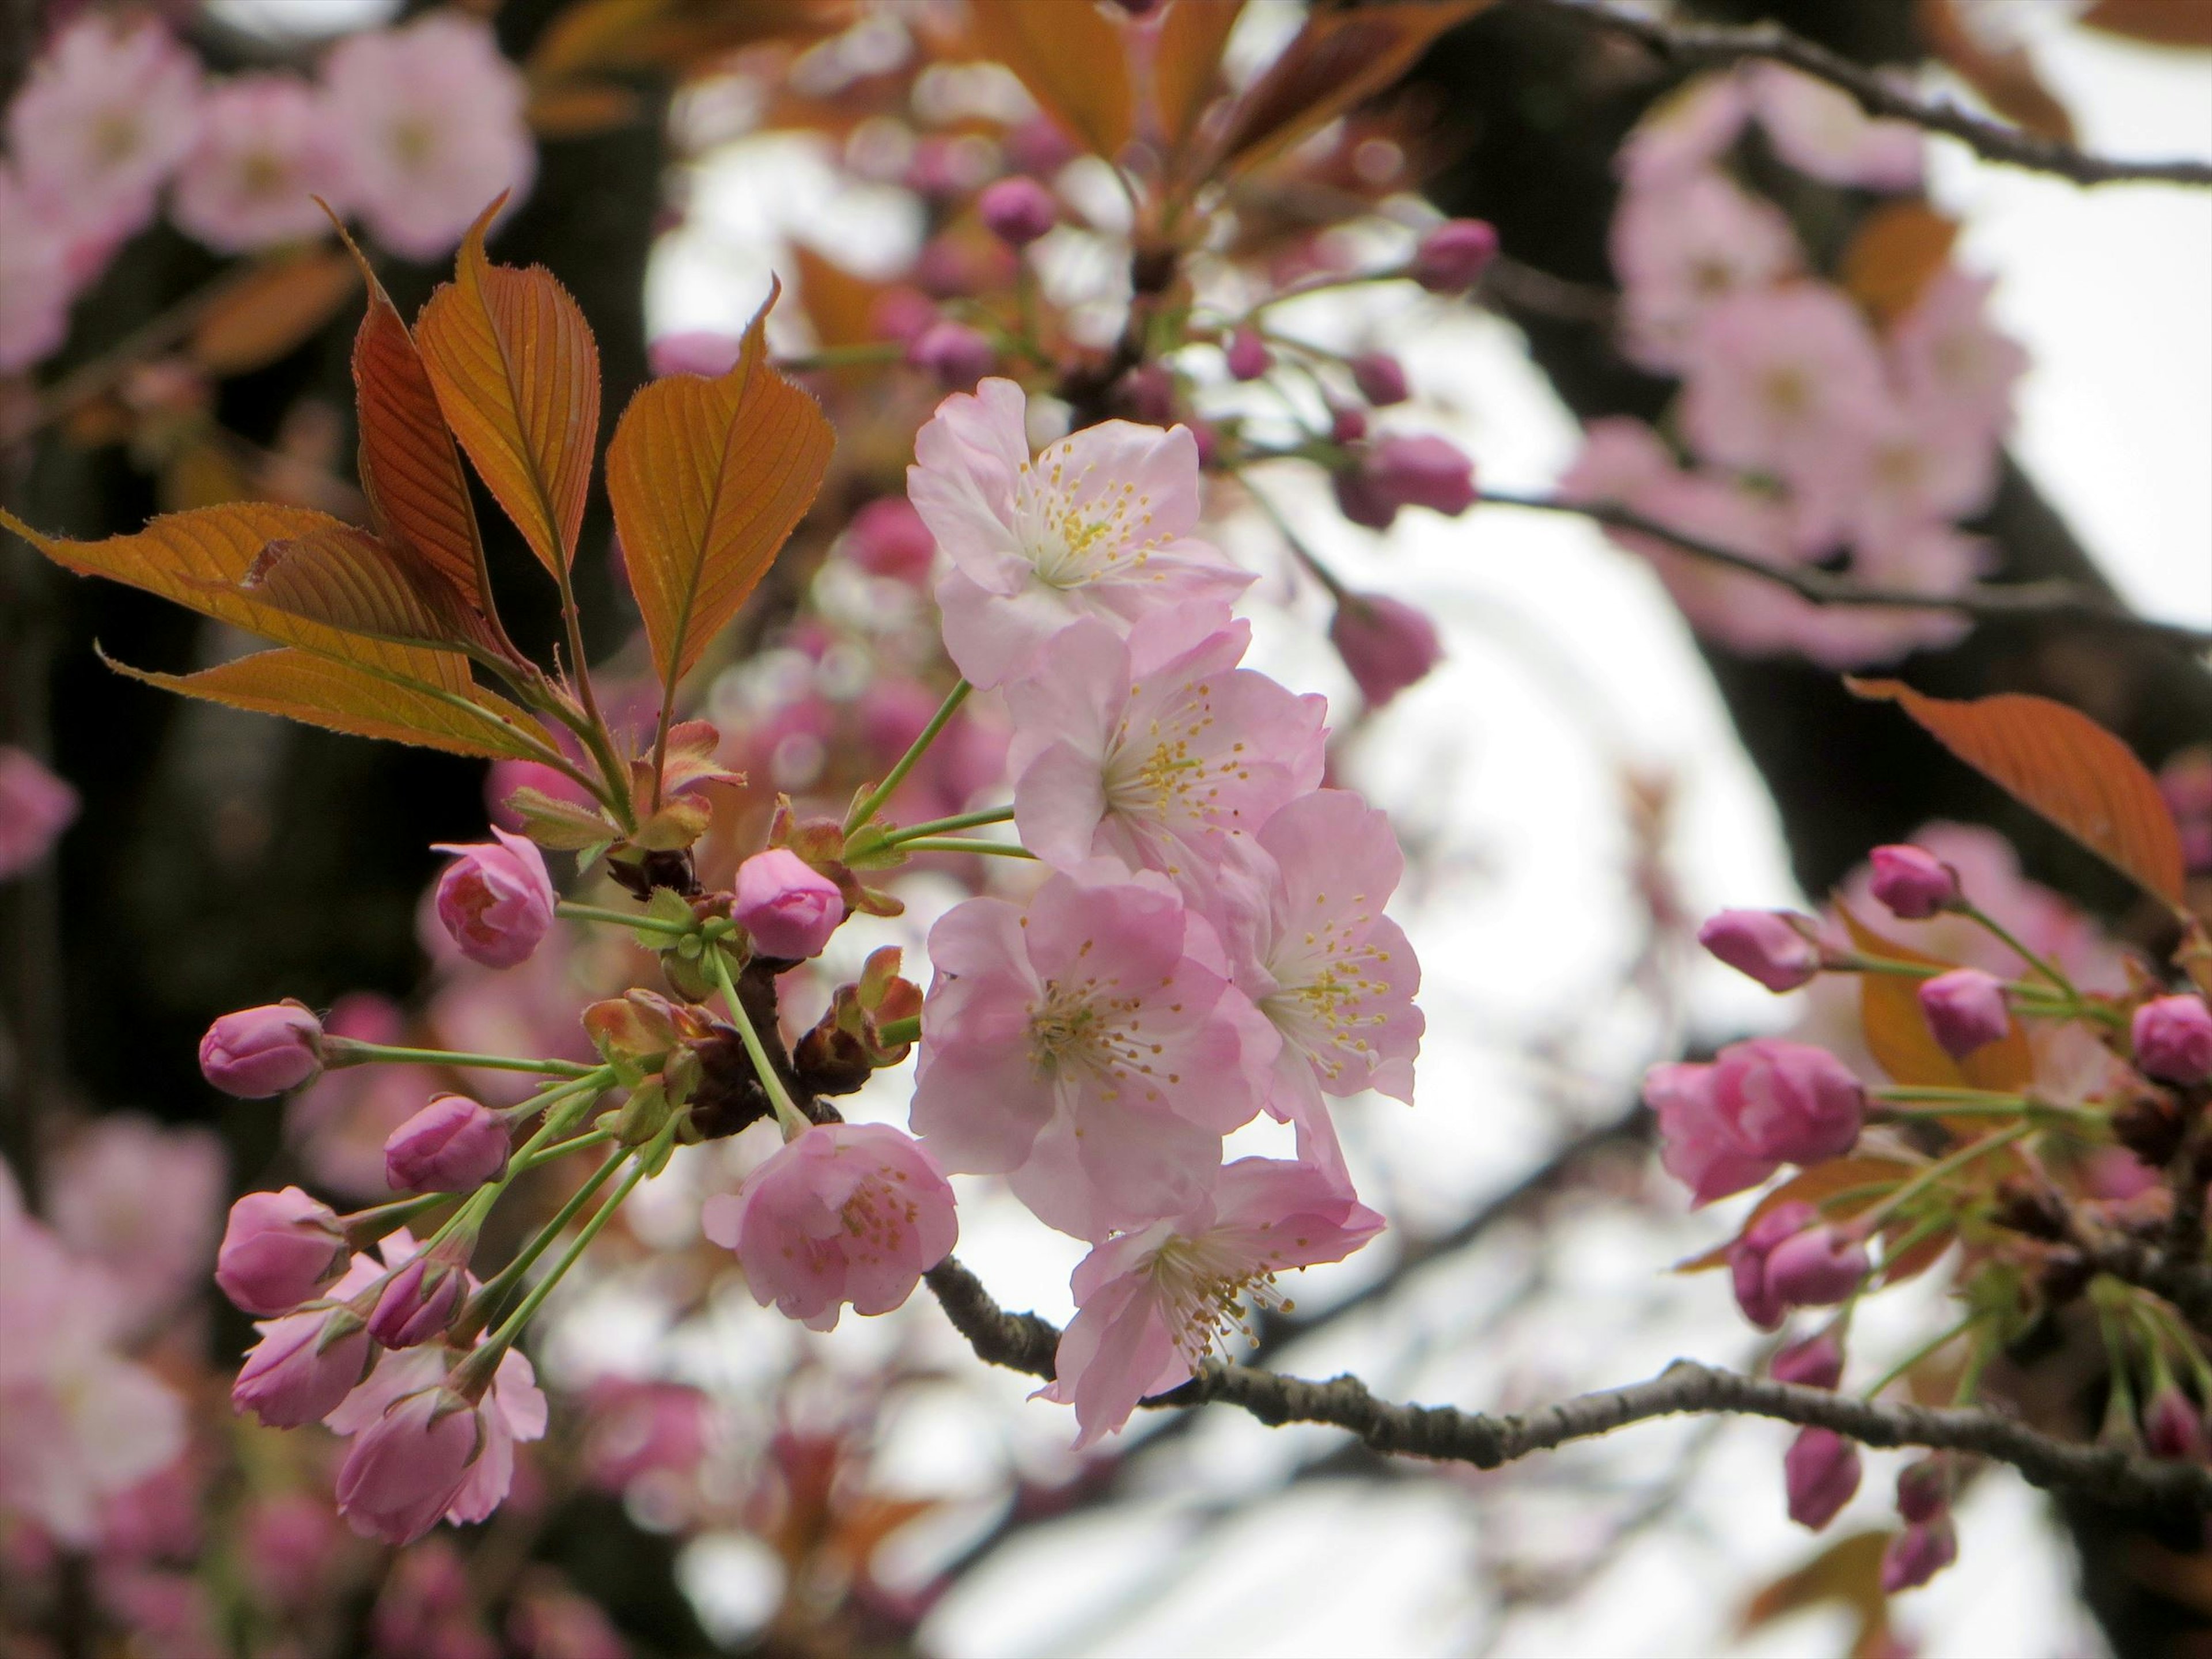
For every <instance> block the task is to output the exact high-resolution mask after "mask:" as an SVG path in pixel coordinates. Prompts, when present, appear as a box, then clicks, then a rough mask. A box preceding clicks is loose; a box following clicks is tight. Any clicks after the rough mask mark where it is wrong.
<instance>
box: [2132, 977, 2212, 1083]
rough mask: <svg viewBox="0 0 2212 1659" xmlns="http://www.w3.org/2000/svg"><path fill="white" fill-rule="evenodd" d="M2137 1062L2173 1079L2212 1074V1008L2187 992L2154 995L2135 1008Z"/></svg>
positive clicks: (2197, 1079) (2191, 1079) (2196, 1078)
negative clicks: (2175, 994) (2166, 995)
mask: <svg viewBox="0 0 2212 1659" xmlns="http://www.w3.org/2000/svg"><path fill="white" fill-rule="evenodd" d="M2129 1038H2130V1042H2132V1043H2133V1044H2134V1047H2135V1054H2136V1065H2138V1066H2142V1069H2143V1070H2144V1071H2146V1072H2148V1073H2150V1075H2151V1076H2153V1077H2155V1078H2162V1079H2165V1080H2166V1081H2167V1082H2169V1083H2202V1082H2203V1081H2205V1079H2208V1078H2212V1008H2208V1007H2207V1006H2205V1004H2204V999H2203V997H2200V996H2193V995H2191V994H2188V993H2183V994H2179V995H2177V996H2170V997H2154V998H2152V999H2151V1000H2149V1001H2148V1002H2146V1003H2144V1004H2143V1005H2142V1007H2140V1008H2138V1009H2136V1012H2135V1018H2134V1019H2133V1021H2132V1022H2131V1023H2130V1027H2129Z"/></svg>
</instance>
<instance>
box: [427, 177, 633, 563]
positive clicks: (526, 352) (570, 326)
mask: <svg viewBox="0 0 2212 1659" xmlns="http://www.w3.org/2000/svg"><path fill="white" fill-rule="evenodd" d="M505 200H506V197H504V196H502V197H501V198H500V201H498V202H495V203H493V204H492V205H491V206H490V207H489V208H488V209H486V210H485V211H484V216H483V218H481V219H479V220H477V222H476V225H475V227H474V228H472V229H471V231H470V232H469V234H468V240H465V242H463V243H462V244H461V252H460V258H459V260H458V261H457V262H456V263H455V265H454V270H453V281H452V282H450V283H442V284H441V285H440V287H439V289H438V290H437V292H435V294H433V295H431V296H430V301H429V303H428V305H426V306H424V307H422V316H421V317H419V318H417V319H416V324H415V338H416V344H417V345H419V346H420V347H421V348H422V360H423V362H424V363H425V365H426V366H427V367H428V369H429V372H430V384H431V386H433V387H434V388H435V390H436V392H437V397H438V406H439V408H440V409H441V410H443V411H444V413H445V416H446V423H447V425H448V426H450V427H452V428H453V435H454V436H455V437H457V438H459V440H460V441H461V447H462V448H463V449H465V450H466V451H468V453H469V459H471V461H474V462H475V463H476V467H477V472H478V473H479V474H480V475H482V477H483V481H484V483H486V484H487V485H488V486H489V488H490V489H491V493H492V494H493V495H494V496H495V497H497V499H498V501H499V504H500V506H501V507H504V508H505V509H506V511H507V517H509V518H510V519H513V520H514V522H515V526H516V527H517V528H519V529H520V531H521V532H522V534H523V538H524V539H525V540H526V541H527V542H528V543H529V544H530V550H531V551H532V552H533V553H535V554H536V555H537V556H538V561H539V562H541V563H542V564H544V567H545V568H547V569H548V570H550V571H551V572H553V573H554V574H555V575H556V576H561V575H563V574H565V573H566V571H567V570H568V564H569V562H570V561H571V560H572V559H574V557H575V554H576V532H577V530H578V528H579V527H580V526H581V524H582V523H583V518H584V491H585V489H586V486H587V485H588V484H589V483H591V477H592V447H593V445H594V444H595V443H596V442H597V441H598V439H599V346H598V345H597V343H594V342H593V340H592V330H591V325H589V324H587V323H586V322H585V320H584V313H582V312H581V311H580V310H579V309H578V308H577V306H576V302H575V301H574V300H573V299H571V298H570V297H569V296H568V289H564V288H562V286H561V284H560V283H557V282H556V281H554V279H553V277H552V276H551V274H550V272H548V271H546V270H543V269H541V268H539V267H538V266H536V265H532V266H531V267H530V269H528V270H514V269H513V268H512V267H511V266H507V265H495V264H492V263H491V262H490V261H489V260H488V259H486V258H484V246H483V239H484V231H485V229H486V228H487V227H489V225H490V223H491V220H492V216H493V215H494V214H495V213H497V212H498V211H499V209H500V205H501V203H503V202H504V201H505Z"/></svg>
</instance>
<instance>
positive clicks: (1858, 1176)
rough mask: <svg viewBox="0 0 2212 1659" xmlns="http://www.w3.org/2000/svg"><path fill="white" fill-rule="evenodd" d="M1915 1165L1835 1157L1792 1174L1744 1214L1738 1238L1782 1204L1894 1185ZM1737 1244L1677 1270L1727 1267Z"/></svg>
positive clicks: (1848, 1202)
mask: <svg viewBox="0 0 2212 1659" xmlns="http://www.w3.org/2000/svg"><path fill="white" fill-rule="evenodd" d="M1914 1167H1915V1166H1913V1165H1912V1164H1906V1163H1905V1162H1903V1161H1902V1160H1900V1159H1898V1158H1830V1159H1829V1160H1828V1161H1827V1162H1826V1164H1814V1166H1813V1167H1812V1168H1811V1169H1809V1170H1801V1171H1800V1172H1799V1173H1797V1174H1796V1175H1794V1176H1790V1179H1789V1180H1787V1181H1785V1182H1783V1183H1782V1184H1781V1185H1780V1186H1779V1187H1777V1188H1774V1189H1773V1190H1772V1191H1771V1192H1770V1193H1768V1194H1766V1195H1765V1197H1764V1198H1762V1199H1760V1200H1759V1202H1758V1203H1757V1204H1755V1205H1753V1206H1752V1210H1751V1213H1750V1214H1749V1215H1747V1216H1746V1217H1744V1218H1743V1225H1742V1226H1741V1227H1739V1228H1738V1229H1737V1230H1736V1238H1741V1237H1743V1235H1744V1234H1745V1233H1746V1232H1747V1231H1750V1229H1751V1227H1752V1225H1753V1224H1754V1223H1756V1222H1758V1221H1759V1219H1761V1218H1763V1217H1765V1215H1766V1214H1767V1212H1769V1211H1771V1210H1774V1209H1777V1208H1778V1207H1779V1206H1782V1205H1784V1204H1796V1203H1805V1204H1815V1205H1818V1204H1823V1203H1824V1202H1825V1200H1828V1199H1830V1198H1832V1197H1833V1196H1834V1195H1835V1194H1838V1193H1842V1192H1848V1191H1850V1189H1851V1188H1854V1187H1872V1186H1874V1185H1875V1184H1876V1183H1878V1182H1880V1183H1886V1184H1889V1185H1894V1184H1895V1183H1896V1182H1900V1181H1903V1180H1905V1179H1906V1178H1907V1177H1908V1176H1911V1175H1912V1173H1913V1172H1914ZM1877 1201H1878V1196H1877V1195H1875V1194H1868V1195H1866V1196H1863V1197H1858V1198H1850V1199H1845V1200H1843V1201H1842V1202H1841V1203H1839V1204H1835V1205H1832V1206H1826V1208H1824V1210H1823V1211H1822V1213H1823V1214H1825V1215H1826V1216H1828V1217H1830V1218H1832V1219H1847V1218H1850V1217H1851V1216H1855V1215H1857V1213H1858V1212H1860V1211H1862V1210H1864V1209H1869V1208H1871V1207H1872V1206H1874V1205H1875V1203H1876V1202H1877ZM1734 1245H1735V1239H1734V1238H1732V1239H1730V1240H1729V1242H1728V1243H1726V1244H1718V1245H1716V1246H1714V1247H1713V1248H1712V1249H1710V1250H1706V1251H1705V1252H1703V1253H1702V1254H1700V1255H1693V1256H1692V1257H1690V1259H1689V1260H1688V1261H1678V1262H1676V1263H1675V1264H1674V1271H1675V1272H1676V1273H1705V1272H1706V1271H1707V1270H1709V1269H1711V1268H1713V1267H1724V1266H1726V1265H1727V1262H1728V1253H1729V1249H1731V1248H1733V1247H1734Z"/></svg>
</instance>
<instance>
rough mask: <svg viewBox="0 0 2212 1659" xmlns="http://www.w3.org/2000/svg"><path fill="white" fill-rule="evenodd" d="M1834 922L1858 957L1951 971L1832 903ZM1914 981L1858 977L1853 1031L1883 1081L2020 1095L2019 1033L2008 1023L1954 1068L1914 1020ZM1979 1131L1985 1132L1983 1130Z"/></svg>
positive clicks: (1964, 1124) (1919, 1019)
mask: <svg viewBox="0 0 2212 1659" xmlns="http://www.w3.org/2000/svg"><path fill="white" fill-rule="evenodd" d="M1835 905H1836V914H1837V915H1839V916H1841V917H1842V918H1843V919H1844V927H1847V928H1849V929H1850V935H1851V943H1852V944H1853V945H1857V947H1858V949H1859V950H1860V951H1862V952H1863V954H1865V955H1867V956H1870V957H1886V958H1887V959H1888V960H1889V961H1892V962H1909V963H1913V964H1914V965H1916V966H1918V967H1934V968H1954V967H1956V966H1957V965H1958V964H1957V963H1950V962H1945V961H1944V960H1942V958H1941V957H1931V956H1928V955H1926V954H1924V953H1923V952H1922V951H1915V950H1913V949H1912V948H1911V947H1910V946H1909V945H1899V944H1898V943H1897V941H1896V940H1894V939H1884V938H1883V937H1882V936H1881V934H1880V933H1875V931H1874V929H1873V928H1871V927H1868V926H1867V925H1866V924H1865V923H1864V922H1863V921H1860V920H1859V919H1858V918H1857V916H1855V915H1852V914H1851V913H1850V909H1849V908H1847V907H1846V906H1845V905H1844V902H1843V901H1842V900H1841V899H1838V900H1837V901H1835ZM1921 983H1922V981H1919V980H1917V979H1908V978H1906V977H1905V975H1901V974H1862V975H1859V1030H1860V1032H1861V1034H1862V1035H1863V1036H1864V1037H1865V1039H1866V1046H1867V1052H1868V1053H1869V1054H1872V1055H1873V1056H1874V1058H1875V1064H1876V1065H1878V1066H1881V1069H1882V1070H1883V1071H1885V1072H1887V1073H1889V1075H1890V1079H1891V1080H1892V1081H1893V1082H1895V1083H1900V1084H1903V1085H1906V1086H1907V1087H1919V1088H1936V1089H1995V1090H1998V1091H2002V1092H2006V1093H2009V1092H2011V1091H2015V1090H2018V1089H2024V1088H2026V1087H2027V1085H2028V1083H2029V1082H2030V1081H2031V1080H2032V1079H2033V1078H2034V1076H2035V1056H2034V1054H2033V1051H2031V1050H2030V1048H2028V1043H2027V1031H2026V1030H2024V1029H2023V1028H2022V1027H2021V1023H2020V1022H2019V1021H2018V1020H2017V1019H2015V1020H2014V1021H2013V1023H2012V1029H2011V1030H2008V1031H2007V1032H2006V1033H2005V1034H2004V1035H2003V1036H2001V1037H1999V1038H1998V1039H1997V1040H1996V1042H1989V1043H1984V1044H1983V1045H1982V1047H1980V1048H1977V1049H1975V1050H1974V1052H1973V1053H1972V1054H1968V1055H1967V1056H1966V1058H1965V1059H1964V1060H1954V1059H1952V1058H1951V1055H1950V1053H1949V1051H1948V1050H1947V1049H1946V1048H1944V1047H1943V1045H1942V1043H1940V1042H1936V1034H1935V1033H1934V1032H1933V1031H1931V1030H1929V1029H1928V1017H1927V1016H1926V1015H1925V1014H1923V1013H1922V1012H1920V993H1919V988H1918V987H1919V986H1920V985H1921ZM1951 1127H1953V1128H1954V1129H1957V1130H1959V1131H1960V1132H1961V1133H1966V1134H1970V1135H1971V1134H1973V1133H1978V1129H1977V1126H1976V1124H1975V1122H1974V1121H1973V1120H1972V1119H1969V1118H1960V1119H1958V1120H1956V1121H1953V1122H1952V1124H1951ZM1984 1127H1986V1126H1984Z"/></svg>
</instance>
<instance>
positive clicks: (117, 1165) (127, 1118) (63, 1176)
mask: <svg viewBox="0 0 2212 1659" xmlns="http://www.w3.org/2000/svg"><path fill="white" fill-rule="evenodd" d="M225 1163H226V1159H225V1158H224V1157H223V1150H222V1141H221V1140H220V1139H217V1138H216V1135H215V1133H214V1132H213V1131H211V1130H208V1129H203V1128H179V1129H171V1128H165V1127H162V1126H161V1125H160V1124H158V1123H156V1122H155V1121H154V1120H153V1119H151V1118H149V1117H146V1116H144V1115H141V1114H139V1113H137V1112H112V1113H109V1114H107V1115H105V1116H102V1117H100V1118H99V1119H97V1120H96V1121H94V1122H92V1123H89V1124H88V1125H86V1126H85V1127H84V1128H83V1129H82V1131H80V1132H79V1133H77V1134H76V1136H74V1137H73V1138H72V1139H70V1141H69V1142H68V1143H67V1144H66V1145H65V1146H63V1148H62V1149H61V1151H60V1152H59V1153H58V1155H57V1156H56V1158H54V1161H53V1168H52V1171H51V1174H50V1176H49V1178H48V1183H47V1192H46V1214H47V1218H48V1219H49V1220H51V1221H52V1224H53V1229H54V1231H55V1232H56V1233H57V1234H58V1236H59V1237H60V1238H61V1240H62V1242H63V1243H64V1244H65V1245H67V1246H68V1247H69V1249H70V1251H71V1252H72V1253H74V1254H75V1255H76V1256H77V1258H78V1259H79V1260H81V1261H88V1262H94V1263H97V1264H98V1265H99V1266H100V1267H103V1268H105V1269H106V1272H107V1274H108V1278H109V1281H110V1283H111V1284H112V1285H113V1287H114V1295H115V1301H116V1305H117V1307H118V1310H120V1312H121V1314H122V1316H123V1318H124V1322H125V1328H139V1327H142V1326H143V1325H145V1324H148V1323H149V1322H152V1321H153V1320H155V1319H156V1318H158V1317H159V1316H161V1315H163V1314H166V1313H167V1312H169V1311H170V1310H172V1309H173V1308H174V1307H175V1306H176V1305H177V1304H179V1302H181V1301H183V1300H184V1299H185V1297H188V1296H189V1295H190V1294H191V1291H192V1290H193V1289H194V1287H195V1286H196V1285H197V1283H198V1282H199V1281H200V1280H201V1279H203V1278H204V1276H205V1274H206V1273H207V1271H208V1269H209V1268H210V1267H211V1266H213V1265H214V1261H215V1254H216V1238H217V1237H218V1233H217V1229H216V1216H217V1215H218V1214H219V1213H220V1212H221V1211H222V1200H223V1194H224V1191H225V1185H226V1182H227V1179H228V1175H227V1171H226V1170H225V1168H224V1165H225Z"/></svg>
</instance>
